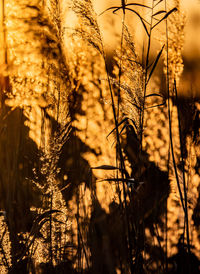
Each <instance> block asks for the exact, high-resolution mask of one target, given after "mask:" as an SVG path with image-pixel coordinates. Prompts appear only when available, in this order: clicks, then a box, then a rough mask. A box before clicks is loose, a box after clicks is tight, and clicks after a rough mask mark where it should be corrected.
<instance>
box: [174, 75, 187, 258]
mask: <svg viewBox="0 0 200 274" xmlns="http://www.w3.org/2000/svg"><path fill="white" fill-rule="evenodd" d="M174 91H175V96H176V103H177V112H178V127H179V138H180V148H181V168H182V175H183V189H184V200H185V222H186V237H187V248H188V253H189V254H190V237H189V221H188V204H187V203H188V202H187V187H186V180H185V165H184V157H183V142H182V140H183V138H182V131H181V114H180V108H179V103H178V95H177V86H176V80H174Z"/></svg>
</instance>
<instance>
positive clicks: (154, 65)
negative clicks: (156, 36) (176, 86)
mask: <svg viewBox="0 0 200 274" xmlns="http://www.w3.org/2000/svg"><path fill="white" fill-rule="evenodd" d="M164 47H165V45H163V47H162V49H161V50H160V52H159V53H158V55H157V57H156V60H155V62H154V64H153V67H152V69H151V71H150V73H149V78H148V80H147V83H146V84H148V82H149V80H150V79H151V76H152V74H153V72H154V70H155V68H156V66H157V63H158V61H159V59H160V56H161V54H162V52H163V49H164Z"/></svg>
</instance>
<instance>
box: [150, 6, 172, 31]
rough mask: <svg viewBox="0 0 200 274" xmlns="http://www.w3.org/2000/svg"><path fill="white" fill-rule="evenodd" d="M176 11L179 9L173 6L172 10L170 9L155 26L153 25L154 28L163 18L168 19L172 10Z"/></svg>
mask: <svg viewBox="0 0 200 274" xmlns="http://www.w3.org/2000/svg"><path fill="white" fill-rule="evenodd" d="M174 11H177V8H173V9H171V10H170V11H168V12H167V13H166V14H165V16H164V17H163V18H162V19H160V20H159V21H158V22H157V23H156V24H155V25H154V26H153V27H152V29H154V28H155V27H156V26H157V25H158V24H160V23H161V22H162V21H163V20H165V19H167V17H168V16H169V15H170V14H171V13H172V12H174Z"/></svg>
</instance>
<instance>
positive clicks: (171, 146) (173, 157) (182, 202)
mask: <svg viewBox="0 0 200 274" xmlns="http://www.w3.org/2000/svg"><path fill="white" fill-rule="evenodd" d="M165 10H167V3H166V0H165ZM165 22H166V25H165V26H166V46H167V47H166V48H167V77H166V78H167V79H166V88H167V106H168V122H169V139H170V148H171V153H172V161H173V166H174V172H175V177H176V182H177V187H178V191H179V196H180V200H181V205H182V208H183V211H184V212H185V205H184V199H183V194H182V191H181V186H180V182H179V177H178V171H177V167H176V160H175V155H174V145H173V136H172V125H171V109H170V90H169V42H168V23H167V18H166V21H165Z"/></svg>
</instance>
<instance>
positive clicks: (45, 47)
mask: <svg viewBox="0 0 200 274" xmlns="http://www.w3.org/2000/svg"><path fill="white" fill-rule="evenodd" d="M3 3H4V1H3ZM7 4H8V6H7V8H5V6H4V5H3V24H4V39H3V43H4V46H3V48H4V51H5V60H4V63H5V65H6V70H7V71H6V74H4V75H2V76H1V77H2V79H3V80H2V83H3V82H5V83H6V84H5V85H3V84H2V87H1V98H2V100H1V101H2V103H1V110H0V114H1V116H0V120H1V127H0V130H1V131H0V134H1V135H0V152H1V156H0V163H1V168H0V171H1V172H0V196H1V202H0V206H1V212H0V213H1V215H0V227H1V232H0V258H1V259H2V263H1V265H0V269H1V272H2V273H3V272H4V273H46V272H50V273H51V272H52V273H66V272H67V273H117V271H118V272H119V273H184V271H185V270H186V269H187V273H195V271H196V270H197V268H198V266H196V264H198V263H199V261H198V259H197V257H195V255H194V254H193V252H192V236H193V235H192V234H191V224H190V218H191V211H190V208H189V206H190V203H189V194H190V193H189V189H190V188H189V183H191V182H190V180H189V179H188V174H189V169H191V170H194V169H195V168H196V169H197V168H198V163H197V162H198V161H197V159H196V166H194V165H193V166H192V167H190V165H189V164H188V163H187V162H189V157H190V156H189V154H190V153H189V151H188V150H187V141H188V142H190V145H191V146H192V147H193V148H194V149H195V142H197V140H198V138H199V136H198V131H199V127H198V115H197V113H198V110H197V103H194V101H195V100H194V101H193V102H192V103H191V104H192V107H193V108H192V111H191V116H190V118H189V119H192V118H193V117H195V123H194V124H192V126H191V129H192V136H191V133H190V132H189V131H187V130H186V125H187V119H188V118H187V117H183V115H182V112H181V111H182V108H183V105H181V99H180V97H179V95H178V89H179V86H178V82H179V79H180V75H181V70H182V66H183V64H182V60H181V57H180V54H179V53H180V52H179V53H177V52H176V51H175V48H174V47H175V45H174V43H173V42H171V41H174V40H173V39H175V38H176V39H178V38H177V37H173V34H174V33H175V34H174V35H178V36H180V38H181V39H182V40H181V41H180V44H179V46H178V49H179V51H181V47H182V44H181V43H182V42H183V37H182V35H183V30H184V23H183V19H184V17H182V15H181V10H180V2H179V1H178V0H177V1H173V5H172V6H170V5H168V4H167V1H153V0H152V1H151V3H150V5H148V4H146V3H132V2H128V1H119V4H118V5H116V6H111V7H109V8H107V9H106V10H104V11H102V13H101V14H100V15H99V16H103V15H105V14H109V15H111V13H112V12H113V13H114V14H117V15H118V17H120V18H121V30H120V31H119V45H118V48H116V50H115V51H114V52H113V53H112V57H110V56H108V52H107V51H106V45H105V41H104V39H103V36H102V30H101V26H100V25H99V23H98V16H97V14H96V13H95V10H94V7H93V2H92V1H91V0H82V1H81V0H72V1H70V3H69V6H67V5H65V3H61V2H60V1H57V0H51V1H42V2H38V1H36V0H33V1H31V0H30V1H29V0H27V1H22V2H21V1H17V0H16V1H14V0H12V1H11V0H10V1H8V2H7ZM11 4H13V6H14V7H15V8H13V10H12V8H11V6H9V5H11ZM9 7H10V9H9ZM64 9H68V10H70V12H72V13H73V14H74V16H76V20H77V22H78V23H77V25H75V26H74V28H72V29H69V28H67V27H66V26H65V25H64V23H63V22H64V16H63V10H64ZM129 14H131V15H134V16H135V18H137V20H138V22H139V23H140V24H141V26H142V28H143V31H144V35H145V36H146V38H145V39H146V44H144V49H143V53H142V54H143V56H140V55H139V54H138V53H137V50H136V49H137V41H136V39H135V38H134V36H133V35H132V33H131V29H130V28H129V27H128V20H129ZM171 18H172V19H171ZM170 20H172V21H173V22H176V24H175V25H174V26H173V27H174V28H175V30H176V31H175V32H173V31H172V23H171V22H172V21H170ZM179 23H180V24H179ZM16 25H19V26H20V27H21V29H20V31H19V29H16ZM161 26H165V31H164V34H162V36H163V37H164V38H163V39H162V41H164V42H162V44H161V45H160V44H159V42H157V40H155V35H154V34H155V32H156V31H157V32H158V33H159V31H160V30H159V27H161ZM14 34H15V36H14ZM66 36H67V39H66ZM19 41H20V43H19ZM66 41H67V42H68V44H67V45H66ZM155 43H158V44H159V47H160V48H159V50H158V53H157V54H155V53H153V52H154V51H153V50H154V46H155ZM177 43H179V42H178V40H177ZM173 52H174V56H176V58H174V56H172V55H171V54H172V53H173ZM176 54H177V55H176ZM109 58H111V60H112V61H111V62H112V71H110V66H109V62H110V61H109ZM175 59H176V60H175ZM174 60H175V61H174ZM161 68H162V69H163V72H162V78H163V79H164V81H165V83H164V84H162V83H161V80H160V84H159V85H157V84H155V82H156V80H155V79H156V77H158V75H159V73H158V71H159V70H161ZM7 75H8V76H7ZM154 85H156V90H155V88H154V87H153V86H154ZM162 87H165V89H164V90H162ZM104 97H106V98H104ZM92 100H95V101H94V102H92ZM106 101H107V102H108V103H107V102H106ZM173 104H174V106H173ZM174 109H176V113H177V116H175V115H174ZM102 113H103V114H102ZM94 114H95V115H94ZM111 114H112V115H111ZM159 115H160V117H158V116H159ZM195 115H196V116H195ZM163 116H164V118H163ZM88 117H89V118H88ZM151 119H152V122H153V120H155V121H158V124H159V123H160V121H161V122H162V123H161V126H159V125H158V132H159V135H161V133H162V131H163V132H165V133H166V132H167V134H164V135H168V136H169V137H166V136H163V139H164V138H168V139H167V140H168V141H166V142H165V144H164V145H161V147H159V146H158V144H159V141H163V140H162V138H161V137H158V138H157V141H156V142H155V141H154V140H153V139H154V137H155V138H156V134H157V132H156V130H157V129H155V131H154V128H152V126H151ZM82 121H86V123H85V122H82ZM175 123H176V124H177V128H175V127H174V124H175ZM83 124H84V125H85V128H84V125H83ZM105 127H108V128H109V129H110V131H109V130H108V128H106V134H107V138H105V140H102V144H97V143H96V142H95V139H97V140H99V138H100V137H99V136H105V133H104V132H105ZM155 127H157V125H156V126H155ZM97 128H98V130H99V132H96V129H97ZM174 128H175V129H176V130H177V133H176V134H175V133H174V131H175V129H174ZM151 131H153V133H152V135H150V134H149V133H148V132H151ZM148 134H149V135H148ZM89 135H90V136H89ZM91 136H92V137H91ZM102 138H103V137H102ZM111 138H113V139H114V142H113V145H112V146H111V145H110V144H109V143H108V142H107V141H106V139H108V140H109V139H111ZM159 138H160V139H159ZM191 138H193V139H194V140H193V142H192V141H191ZM91 139H92V140H93V142H92V143H91V142H90V140H91ZM149 139H150V143H148V142H149ZM177 140H178V143H177ZM186 140H187V141H186ZM151 143H155V148H153V149H154V151H150V149H149V148H148V146H147V144H149V147H151V148H152V146H151ZM163 143H164V141H163ZM113 146H114V147H113ZM164 146H165V147H164ZM164 148H165V151H166V152H165V155H164V156H163V152H161V150H162V149H164ZM177 148H178V149H177ZM98 149H99V150H98ZM196 151H197V149H196ZM109 153H110V154H109ZM159 154H162V157H164V162H165V166H164V167H161V165H160V163H159V161H158V160H157V159H156V156H155V161H153V160H152V159H153V157H154V155H157V157H160V156H158V155H159ZM196 155H197V156H196V158H198V157H199V156H198V153H197V152H196ZM95 159H96V160H95ZM99 159H101V161H99ZM179 159H180V160H179ZM110 174H111V175H110ZM174 174H175V176H174ZM180 174H181V175H180ZM99 175H100V176H105V177H103V178H101V180H99V178H98V176H99ZM195 175H196V174H195ZM170 176H171V177H170ZM197 176H198V175H197ZM197 176H196V178H197ZM170 180H171V181H174V180H175V181H176V187H177V188H178V192H179V199H178V202H177V208H179V204H180V205H181V207H182V211H181V212H182V213H183V216H184V217H183V219H184V220H183V223H184V225H183V227H180V229H179V231H177V238H179V240H178V241H177V243H176V244H177V256H175V255H174V256H171V254H170V252H171V249H170V244H171V242H170V241H171V239H170V236H169V235H171V236H172V235H173V234H172V233H171V231H170V228H169V223H172V220H170V219H169V216H171V215H170V213H168V212H169V211H170V208H168V206H167V203H168V202H169V201H171V200H170V199H171V198H170V195H171V193H172V192H173V191H174V190H173V185H172V183H171V182H170ZM191 181H192V180H191ZM100 184H102V185H103V186H104V188H101V186H100ZM104 191H105V193H104ZM106 191H107V193H106ZM109 196H110V197H109ZM102 197H104V198H102ZM182 213H180V214H182ZM195 217H196V215H195V216H194V215H193V218H195ZM179 221H180V223H181V221H182V220H178V221H177V222H179ZM170 233H171V234H170ZM175 233H176V232H174V235H175ZM178 233H179V234H178ZM197 234H198V233H197ZM185 242H186V243H187V249H186V248H185ZM193 243H194V241H193ZM185 262H186V263H187V265H185ZM174 265H176V266H177V269H175V268H174Z"/></svg>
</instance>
